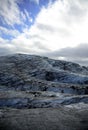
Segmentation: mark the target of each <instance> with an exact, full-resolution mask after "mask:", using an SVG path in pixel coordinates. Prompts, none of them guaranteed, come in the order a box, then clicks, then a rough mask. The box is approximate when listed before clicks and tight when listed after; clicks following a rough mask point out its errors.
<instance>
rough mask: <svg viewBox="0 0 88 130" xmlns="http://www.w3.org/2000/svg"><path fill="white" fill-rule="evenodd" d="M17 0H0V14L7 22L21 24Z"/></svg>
mask: <svg viewBox="0 0 88 130" xmlns="http://www.w3.org/2000/svg"><path fill="white" fill-rule="evenodd" d="M18 2H19V0H0V16H1V20H2V21H3V22H4V23H6V24H8V25H12V26H13V25H14V24H15V23H17V24H21V20H20V11H19V7H18V5H17V3H18Z"/></svg>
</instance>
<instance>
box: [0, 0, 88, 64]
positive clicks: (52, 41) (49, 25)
mask: <svg viewBox="0 0 88 130" xmlns="http://www.w3.org/2000/svg"><path fill="white" fill-rule="evenodd" d="M7 1H9V2H10V5H11V11H10V12H11V15H9V8H8V3H7ZM33 1H34V0H33ZM0 2H2V3H0V5H3V9H2V7H0V11H1V12H0V15H1V17H4V22H5V23H7V24H8V25H14V24H15V23H17V24H22V23H21V22H22V20H23V21H26V19H31V18H30V14H29V13H28V12H27V10H24V12H20V10H19V7H18V4H17V0H13V1H12V0H5V1H4V2H5V4H4V2H3V0H1V1H0ZM35 2H36V3H37V4H39V0H38V1H35ZM12 7H13V8H12ZM6 11H7V13H6ZM12 14H13V15H12ZM21 19H22V20H21ZM29 21H30V20H29ZM1 30H2V31H3V32H7V33H8V34H9V33H10V31H12V30H9V31H7V30H5V29H4V28H2V29H1ZM14 33H16V30H15V32H14ZM18 33H19V32H18ZM13 35H15V34H13ZM87 35H88V1H87V0H76V1H74V0H63V1H62V0H56V1H55V2H53V3H52V2H49V4H48V6H47V7H42V8H41V10H40V12H39V14H38V15H37V16H36V19H35V21H34V24H32V26H31V27H28V26H27V27H25V28H24V29H23V32H22V33H20V34H19V35H16V37H15V38H13V39H12V40H9V41H8V42H7V41H6V40H5V39H3V40H2V41H4V48H5V46H7V48H9V49H10V50H11V47H12V50H13V48H14V52H22V53H34V54H40V55H44V54H45V55H46V56H50V57H54V58H58V57H62V58H64V59H67V60H69V59H70V60H73V61H74V60H75V61H78V62H80V63H81V62H84V59H85V61H86V63H87V56H88V53H87V50H88V36H87ZM2 41H1V43H3V42H2ZM8 43H9V46H10V47H8ZM80 43H85V44H80ZM79 44H80V45H79ZM0 46H1V44H0ZM0 48H1V47H0ZM57 50H58V51H57ZM80 57H81V58H80Z"/></svg>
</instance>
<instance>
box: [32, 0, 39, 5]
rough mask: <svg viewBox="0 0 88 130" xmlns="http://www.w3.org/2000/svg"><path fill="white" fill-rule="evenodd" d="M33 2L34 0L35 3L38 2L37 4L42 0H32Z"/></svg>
mask: <svg viewBox="0 0 88 130" xmlns="http://www.w3.org/2000/svg"><path fill="white" fill-rule="evenodd" d="M30 1H31V2H34V3H36V4H38V5H39V1H40V0H30Z"/></svg>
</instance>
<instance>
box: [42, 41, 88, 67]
mask: <svg viewBox="0 0 88 130" xmlns="http://www.w3.org/2000/svg"><path fill="white" fill-rule="evenodd" d="M42 55H43V56H47V55H48V56H49V57H51V58H56V59H64V60H68V61H74V62H77V63H80V64H84V65H88V44H85V43H84V44H79V45H78V46H76V47H67V48H63V49H60V50H56V51H53V52H47V53H42Z"/></svg>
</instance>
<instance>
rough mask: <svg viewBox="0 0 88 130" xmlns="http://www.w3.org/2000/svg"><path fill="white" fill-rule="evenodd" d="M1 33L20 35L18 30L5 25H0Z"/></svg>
mask: <svg viewBox="0 0 88 130" xmlns="http://www.w3.org/2000/svg"><path fill="white" fill-rule="evenodd" d="M3 34H5V35H9V36H13V37H17V36H18V35H20V32H19V31H18V30H16V29H14V30H13V29H7V28H5V27H2V26H0V35H1V36H2V35H3Z"/></svg>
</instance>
